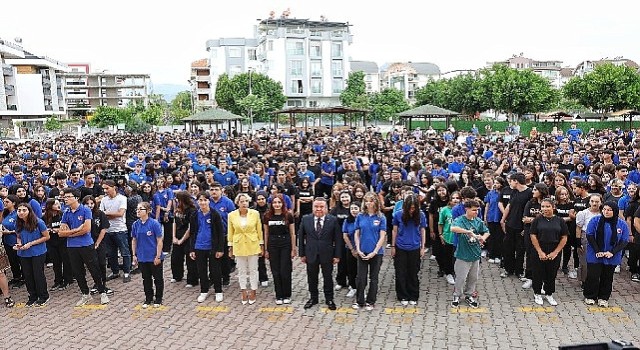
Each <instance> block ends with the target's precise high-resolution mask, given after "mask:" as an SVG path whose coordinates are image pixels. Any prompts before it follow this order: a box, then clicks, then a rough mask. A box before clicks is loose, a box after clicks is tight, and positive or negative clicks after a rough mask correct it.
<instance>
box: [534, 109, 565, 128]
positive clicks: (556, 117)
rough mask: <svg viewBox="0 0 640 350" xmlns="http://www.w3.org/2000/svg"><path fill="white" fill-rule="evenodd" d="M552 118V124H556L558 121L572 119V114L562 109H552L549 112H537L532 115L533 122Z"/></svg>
mask: <svg viewBox="0 0 640 350" xmlns="http://www.w3.org/2000/svg"><path fill="white" fill-rule="evenodd" d="M546 120H553V125H554V126H557V125H558V124H559V123H560V121H565V120H573V115H571V114H569V113H567V112H564V111H553V112H549V113H538V114H535V115H534V116H533V121H534V122H536V123H537V122H539V121H546Z"/></svg>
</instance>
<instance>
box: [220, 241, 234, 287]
mask: <svg viewBox="0 0 640 350" xmlns="http://www.w3.org/2000/svg"><path fill="white" fill-rule="evenodd" d="M223 252H224V255H222V258H220V269H221V273H222V280H223V281H224V282H227V283H228V282H229V280H231V277H230V276H229V275H231V266H233V262H232V259H231V258H230V257H229V241H227V236H225V237H224V251H223Z"/></svg>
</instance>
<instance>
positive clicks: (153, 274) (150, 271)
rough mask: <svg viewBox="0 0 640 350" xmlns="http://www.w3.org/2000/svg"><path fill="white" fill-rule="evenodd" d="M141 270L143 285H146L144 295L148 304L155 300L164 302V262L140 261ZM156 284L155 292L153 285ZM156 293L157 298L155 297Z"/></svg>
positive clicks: (160, 302) (158, 302) (159, 302)
mask: <svg viewBox="0 0 640 350" xmlns="http://www.w3.org/2000/svg"><path fill="white" fill-rule="evenodd" d="M138 266H139V267H140V272H141V274H142V286H143V287H144V297H145V301H146V302H147V304H151V303H152V302H155V303H156V304H162V296H163V294H164V279H163V277H162V263H160V265H154V264H153V262H139V263H138ZM154 284H155V286H156V291H155V294H154V292H153V286H154ZM154 295H155V299H154V298H153V297H154Z"/></svg>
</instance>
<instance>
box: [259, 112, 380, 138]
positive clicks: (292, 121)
mask: <svg viewBox="0 0 640 350" xmlns="http://www.w3.org/2000/svg"><path fill="white" fill-rule="evenodd" d="M369 112H370V111H369V110H367V109H360V108H352V107H343V106H334V107H289V108H285V109H282V110H279V111H275V112H271V114H273V115H274V129H278V128H279V120H278V115H279V114H288V115H289V127H291V128H295V127H296V124H297V123H296V118H297V115H298V114H303V115H304V130H305V132H306V131H307V129H308V127H309V125H308V119H309V118H308V115H309V114H329V115H330V116H331V131H333V126H334V123H333V120H334V115H335V114H338V115H345V116H348V115H351V114H357V113H362V126H364V125H365V123H366V118H367V114H368V113H369ZM344 125H345V126H350V127H354V126H355V127H357V126H358V121H355V125H354V121H353V120H352V119H349V121H348V123H347V118H345V121H344Z"/></svg>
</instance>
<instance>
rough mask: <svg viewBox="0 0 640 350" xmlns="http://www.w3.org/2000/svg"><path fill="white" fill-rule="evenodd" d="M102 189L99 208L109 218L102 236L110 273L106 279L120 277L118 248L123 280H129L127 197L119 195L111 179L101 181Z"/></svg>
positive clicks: (129, 254)
mask: <svg viewBox="0 0 640 350" xmlns="http://www.w3.org/2000/svg"><path fill="white" fill-rule="evenodd" d="M102 189H103V190H104V193H105V196H104V197H103V198H102V200H101V201H100V210H102V211H103V212H104V213H105V214H106V215H107V218H109V224H110V226H109V228H108V229H107V233H106V234H105V236H104V241H105V242H106V243H107V249H108V252H109V266H111V274H109V276H107V281H111V280H114V279H116V278H119V277H120V264H119V263H118V250H120V254H121V255H122V270H123V272H124V277H123V282H124V283H127V282H130V281H131V276H130V275H129V274H130V272H131V251H130V250H129V247H130V244H131V243H130V239H131V238H130V236H129V232H128V230H127V222H126V219H125V215H126V213H127V197H125V196H123V195H121V194H119V193H118V191H117V190H116V183H115V182H114V181H113V180H104V181H102Z"/></svg>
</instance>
